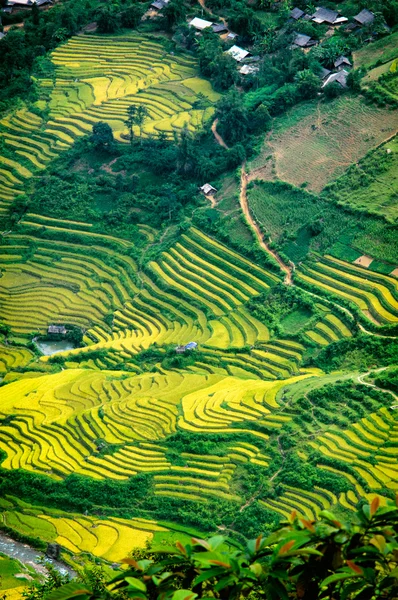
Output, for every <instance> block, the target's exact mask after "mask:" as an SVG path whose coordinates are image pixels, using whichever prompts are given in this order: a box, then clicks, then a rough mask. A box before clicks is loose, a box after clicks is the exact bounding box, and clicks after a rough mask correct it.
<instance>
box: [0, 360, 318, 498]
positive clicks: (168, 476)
mask: <svg viewBox="0 0 398 600" xmlns="http://www.w3.org/2000/svg"><path fill="white" fill-rule="evenodd" d="M121 375H122V376H120V375H117V374H116V373H115V374H114V375H113V376H111V374H110V372H109V371H108V372H106V371H103V372H99V371H93V370H91V371H87V370H84V369H69V370H65V371H62V372H60V373H57V374H53V375H45V376H42V377H39V378H36V379H22V380H19V381H17V382H15V383H11V384H9V385H8V386H6V387H5V388H4V389H3V392H2V404H1V413H0V416H1V417H2V418H5V417H6V416H7V415H10V414H12V415H14V416H13V418H12V419H11V420H10V421H9V422H7V423H6V424H4V425H3V426H2V428H1V433H0V448H1V449H2V450H4V451H5V452H6V454H7V458H6V459H5V460H4V462H3V465H2V466H3V467H4V468H6V469H16V468H24V469H27V470H33V471H39V472H43V473H47V474H51V475H52V476H53V477H63V476H65V475H67V474H69V473H80V474H82V475H86V476H89V477H93V478H99V479H103V478H112V479H121V480H123V479H126V478H128V477H129V476H133V475H135V474H137V473H141V472H142V473H153V474H154V475H155V480H154V484H155V488H154V490H155V493H156V494H161V495H166V496H167V495H170V494H171V493H172V492H173V493H174V492H178V493H182V494H191V493H192V494H194V496H197V497H200V499H201V500H204V501H206V500H207V499H209V498H211V497H215V496H216V495H217V494H224V497H225V498H229V499H236V497H235V496H234V494H231V492H230V490H229V480H230V478H231V477H232V475H233V472H234V469H235V467H236V465H237V464H241V463H245V462H251V463H253V464H258V465H261V466H264V467H266V466H267V465H268V457H267V456H266V455H265V454H263V452H262V451H261V450H259V449H258V447H257V446H256V444H255V441H254V442H253V443H252V444H249V443H243V442H242V443H241V442H238V443H236V442H232V441H231V444H230V446H229V449H228V451H227V452H226V455H225V457H222V458H220V457H215V456H214V457H212V456H199V455H189V454H183V458H184V460H185V462H186V465H185V466H184V467H183V468H181V467H177V466H173V464H171V463H170V461H169V460H168V459H167V448H164V447H163V446H161V445H159V443H161V440H163V439H166V438H167V437H168V436H169V435H171V434H174V433H175V432H176V431H177V429H182V430H186V431H196V432H205V433H214V432H222V433H235V434H236V433H237V431H241V432H242V433H245V432H246V433H247V432H249V431H250V429H247V428H245V427H244V426H243V429H239V430H237V429H236V428H234V424H235V425H236V424H240V423H243V424H244V422H245V421H253V420H258V421H259V423H260V424H261V423H264V424H266V425H267V426H268V427H275V428H278V427H280V426H281V425H282V424H283V423H284V422H285V421H286V420H288V417H284V416H283V415H278V414H277V410H278V404H277V402H276V393H277V391H278V389H280V387H281V386H282V385H285V384H286V382H277V383H273V382H265V381H260V380H253V379H252V380H250V379H246V380H242V379H238V378H232V377H230V378H227V379H226V378H225V377H222V376H220V375H218V376H217V375H203V374H193V373H188V374H181V373H177V372H169V373H168V374H167V375H161V374H150V373H146V374H144V375H138V376H131V377H129V378H126V377H125V374H124V375H123V374H121ZM308 375H309V374H308ZM308 375H301V377H300V378H304V377H306V376H308ZM300 378H294V379H292V380H291V381H292V382H294V381H297V380H298V379H300ZM287 383H289V381H288V382H287ZM252 433H253V440H255V439H256V438H257V439H259V440H267V439H268V436H267V435H265V434H264V433H261V432H252ZM107 444H116V445H118V448H117V449H116V451H115V452H113V453H112V454H109V453H107V452H106V451H105V452H104V449H106V446H107ZM177 488H178V489H177ZM194 488H195V490H196V491H195V492H194Z"/></svg>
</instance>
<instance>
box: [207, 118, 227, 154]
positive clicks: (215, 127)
mask: <svg viewBox="0 0 398 600" xmlns="http://www.w3.org/2000/svg"><path fill="white" fill-rule="evenodd" d="M217 123H218V119H214V121H213V123H212V126H211V130H212V132H213V135H214V137H215V139H216V141H217V144H220V146H222V147H223V148H226V149H227V150H228V146H227V144H226V143H225V142H224V140H223V139H222V137H221V135H220V134H219V133H218V131H217Z"/></svg>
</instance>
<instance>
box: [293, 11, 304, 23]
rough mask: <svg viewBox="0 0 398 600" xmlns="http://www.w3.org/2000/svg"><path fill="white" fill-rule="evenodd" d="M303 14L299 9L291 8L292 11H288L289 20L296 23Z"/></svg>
mask: <svg viewBox="0 0 398 600" xmlns="http://www.w3.org/2000/svg"><path fill="white" fill-rule="evenodd" d="M304 14H305V13H304V11H303V10H301V8H293V10H291V11H290V18H291V19H294V20H295V21H298V20H299V19H301V17H303V16H304Z"/></svg>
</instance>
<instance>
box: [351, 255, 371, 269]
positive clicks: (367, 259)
mask: <svg viewBox="0 0 398 600" xmlns="http://www.w3.org/2000/svg"><path fill="white" fill-rule="evenodd" d="M372 262H373V258H372V257H371V256H366V254H364V255H363V256H359V257H358V258H357V259H356V260H354V265H359V266H361V267H365V268H366V269H367V268H368V267H370V265H371V264H372Z"/></svg>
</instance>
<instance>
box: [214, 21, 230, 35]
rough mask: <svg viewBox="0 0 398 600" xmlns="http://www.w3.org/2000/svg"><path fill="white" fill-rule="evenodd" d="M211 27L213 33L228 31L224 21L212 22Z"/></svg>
mask: <svg viewBox="0 0 398 600" xmlns="http://www.w3.org/2000/svg"><path fill="white" fill-rule="evenodd" d="M211 28H212V30H213V31H214V33H225V32H226V31H228V28H227V26H226V25H225V24H224V23H214V25H212V26H211Z"/></svg>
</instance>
